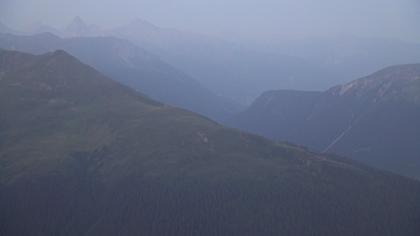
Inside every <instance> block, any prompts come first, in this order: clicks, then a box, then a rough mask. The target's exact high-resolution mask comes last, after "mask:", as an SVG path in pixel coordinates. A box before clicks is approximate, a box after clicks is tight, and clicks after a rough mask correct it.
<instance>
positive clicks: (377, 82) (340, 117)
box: [230, 64, 420, 178]
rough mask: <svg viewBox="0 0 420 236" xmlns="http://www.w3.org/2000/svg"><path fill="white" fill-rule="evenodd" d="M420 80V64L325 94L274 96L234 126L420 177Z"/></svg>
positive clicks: (260, 102)
mask: <svg viewBox="0 0 420 236" xmlns="http://www.w3.org/2000/svg"><path fill="white" fill-rule="evenodd" d="M419 78H420V64H411V65H400V66H393V67H387V68H386V69H384V70H381V71H379V72H376V73H373V74H371V75H369V76H367V77H364V78H361V79H358V80H355V81H353V82H350V83H347V84H345V85H339V86H335V87H333V88H331V89H329V90H326V91H324V92H301V91H288V92H285V91H272V92H270V93H265V94H263V95H262V96H260V98H259V99H257V100H256V101H255V102H254V104H253V105H251V106H250V107H249V108H248V109H247V110H245V111H244V112H243V113H239V114H238V115H237V116H236V117H235V118H233V119H232V121H231V122H230V124H231V125H232V126H235V127H239V128H242V129H245V130H248V131H252V132H255V133H258V134H260V135H264V136H266V137H269V138H274V139H277V140H278V139H279V140H287V141H290V142H292V143H296V144H299V145H304V146H308V147H310V148H311V149H313V150H317V151H324V152H326V151H331V152H336V153H338V154H341V155H346V156H349V157H353V158H355V159H356V160H358V161H362V162H365V163H368V164H371V165H374V166H376V167H379V168H384V169H387V170H392V171H395V172H397V173H400V174H404V175H407V176H411V177H416V178H419V176H418V170H419V168H420V160H419V159H418V158H417V157H418V154H419V153H420V150H419V149H418V146H419V145H418V141H417V140H418V138H419V137H418V134H416V130H419V128H420V123H419V122H418V120H419V118H420V106H419V105H420V103H419V102H420V80H419ZM267 94H268V95H270V96H269V97H267V96H268V95H267ZM287 94H289V95H287ZM308 94H312V95H308ZM269 100H271V102H270V104H269V106H264V104H266V103H268V101H269ZM394 137H395V138H397V139H395V138H394Z"/></svg>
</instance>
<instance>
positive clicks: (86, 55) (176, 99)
mask: <svg viewBox="0 0 420 236" xmlns="http://www.w3.org/2000/svg"><path fill="white" fill-rule="evenodd" d="M0 48H3V49H14V50H20V51H24V52H29V53H36V54H40V53H46V52H49V51H53V50H57V49H62V50H67V51H69V52H71V53H72V54H74V55H75V56H76V57H77V58H78V59H80V60H81V61H83V62H84V63H87V64H89V65H91V66H93V67H95V68H96V69H97V70H99V71H101V72H103V73H105V74H106V75H108V76H109V77H111V78H113V79H115V80H116V81H118V82H121V83H123V84H125V85H127V86H130V87H132V88H134V89H136V90H139V91H141V92H142V93H144V94H146V95H147V96H149V97H151V98H153V99H156V100H158V101H161V102H164V103H166V104H170V105H174V106H179V107H182V108H185V109H189V110H191V111H194V112H198V113H200V114H203V115H205V116H208V117H211V118H213V119H215V120H218V121H222V120H225V119H226V118H227V117H228V116H230V115H231V114H233V112H235V111H237V109H238V106H237V105H235V104H234V103H232V102H230V101H228V100H227V99H224V98H222V97H220V96H218V95H215V94H214V93H212V92H211V91H209V90H208V89H207V88H205V87H203V86H202V85H201V84H200V83H199V82H197V81H196V80H195V79H193V78H192V77H190V76H189V75H187V74H185V73H183V72H182V71H179V70H177V69H175V68H174V67H172V66H171V65H169V64H167V63H166V62H164V61H162V60H161V59H160V58H159V57H157V56H155V55H153V54H151V53H149V52H148V51H146V50H144V49H143V48H140V47H138V46H135V45H134V44H132V43H130V42H129V41H127V40H122V39H118V38H113V37H74V38H60V37H58V36H55V35H52V34H50V33H43V34H37V35H33V36H18V35H12V34H1V33H0Z"/></svg>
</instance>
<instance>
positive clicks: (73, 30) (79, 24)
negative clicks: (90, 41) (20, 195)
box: [65, 16, 100, 36]
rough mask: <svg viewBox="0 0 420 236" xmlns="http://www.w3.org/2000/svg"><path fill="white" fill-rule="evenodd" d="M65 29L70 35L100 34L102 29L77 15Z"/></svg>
mask: <svg viewBox="0 0 420 236" xmlns="http://www.w3.org/2000/svg"><path fill="white" fill-rule="evenodd" d="M65 31H66V34H67V35H68V36H87V35H96V34H99V32H100V29H99V27H97V26H95V25H89V24H87V23H86V22H85V21H84V20H83V19H82V18H81V17H80V16H76V17H74V19H73V20H72V21H71V22H70V24H69V25H68V26H67V27H66V28H65Z"/></svg>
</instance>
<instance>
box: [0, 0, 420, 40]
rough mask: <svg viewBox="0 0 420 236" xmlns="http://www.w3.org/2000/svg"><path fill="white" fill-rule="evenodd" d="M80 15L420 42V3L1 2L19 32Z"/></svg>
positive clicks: (103, 20)
mask: <svg viewBox="0 0 420 236" xmlns="http://www.w3.org/2000/svg"><path fill="white" fill-rule="evenodd" d="M76 15H79V16H81V17H82V18H83V19H85V20H86V21H88V22H91V23H95V24H98V25H102V26H115V25H119V24H123V23H125V22H127V21H130V20H131V19H134V18H143V19H146V20H148V21H151V22H153V23H155V24H157V25H160V26H165V27H175V28H180V29H186V30H191V31H197V32H201V33H208V34H216V35H221V36H226V37H230V38H232V37H233V38H235V37H236V38H248V39H265V38H277V37H291V38H293V37H302V36H303V37H306V36H314V35H315V36H325V35H327V36H328V35H336V34H349V35H356V36H366V37H383V36H387V37H396V38H402V39H408V40H413V41H420V27H419V25H420V0H352V1H349V0H0V20H1V21H2V22H4V23H5V24H8V25H10V26H13V27H15V28H21V29H23V28H27V27H30V26H31V25H34V24H37V23H46V24H50V25H53V26H56V27H61V26H63V25H64V24H66V23H68V22H69V21H70V20H71V19H72V18H73V17H74V16H76Z"/></svg>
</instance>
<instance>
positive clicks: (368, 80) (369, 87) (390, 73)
mask: <svg viewBox="0 0 420 236" xmlns="http://www.w3.org/2000/svg"><path fill="white" fill-rule="evenodd" d="M419 79H420V64H409V65H397V66H390V67H387V68H385V69H382V70H380V71H378V72H375V73H373V74H371V75H369V76H366V77H364V78H361V79H358V80H354V81H352V82H349V83H347V84H344V85H339V86H336V87H333V88H332V89H330V92H331V93H332V94H334V95H339V96H343V95H359V96H360V95H362V96H363V95H366V94H368V95H370V96H373V95H376V96H379V97H383V96H384V95H385V94H387V93H388V92H389V91H391V90H392V89H394V88H398V87H400V86H403V85H404V84H406V83H410V82H412V81H415V80H419Z"/></svg>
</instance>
